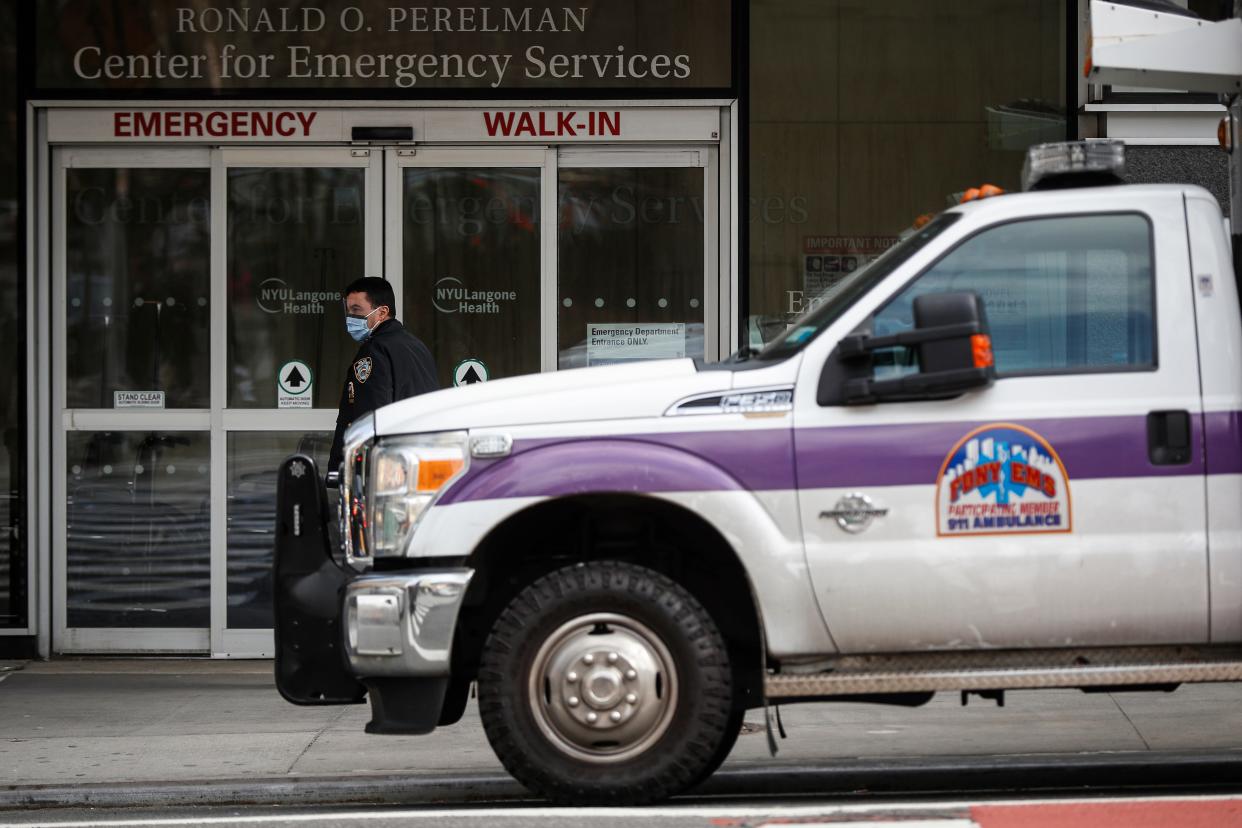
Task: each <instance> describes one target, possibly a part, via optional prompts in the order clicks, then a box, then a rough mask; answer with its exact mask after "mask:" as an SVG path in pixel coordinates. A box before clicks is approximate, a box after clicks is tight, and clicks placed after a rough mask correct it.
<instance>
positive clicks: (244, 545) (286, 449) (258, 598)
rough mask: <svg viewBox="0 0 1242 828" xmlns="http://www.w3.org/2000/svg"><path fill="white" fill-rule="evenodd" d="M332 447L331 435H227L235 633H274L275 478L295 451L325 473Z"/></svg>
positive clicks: (230, 596) (230, 619)
mask: <svg viewBox="0 0 1242 828" xmlns="http://www.w3.org/2000/svg"><path fill="white" fill-rule="evenodd" d="M331 445H332V435H331V433H328V432H315V433H311V434H299V433H295V432H277V433H270V432H269V433H262V432H231V433H230V434H229V435H228V527H229V528H228V547H229V549H228V607H229V609H228V619H227V626H228V627H229V628H230V629H264V630H265V629H271V627H272V553H273V550H274V548H275V542H276V474H277V471H278V469H279V467H280V464H281V463H282V462H284V460H285V458H286V457H288V456H289V455H290V454H295V453H298V454H308V455H310V456H311V457H312V458H314V460H315V462H316V464H317V465H318V466H319V468H320V470H322V469H323V468H324V465H325V464H326V463H327V460H328V449H329V448H330V447H331ZM331 494H332V492H329V495H331ZM328 500H329V505H330V506H331V505H332V502H333V500H334V498H332V497H331V496H329V498H328ZM331 524H332V521H329V525H331Z"/></svg>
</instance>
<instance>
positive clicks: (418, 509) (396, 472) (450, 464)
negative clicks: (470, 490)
mask: <svg viewBox="0 0 1242 828" xmlns="http://www.w3.org/2000/svg"><path fill="white" fill-rule="evenodd" d="M468 456H469V455H468V453H467V451H466V433H465V432H464V431H453V432H445V433H442V434H419V435H413V436H410V437H393V438H388V439H384V440H381V441H380V442H379V443H377V444H376V445H375V447H374V448H373V449H372V450H371V456H370V461H369V466H370V468H369V469H368V471H369V477H370V480H369V485H368V487H367V489H368V491H367V494H368V497H367V511H368V513H369V514H368V520H367V525H368V527H369V529H370V541H371V542H370V550H371V554H372V555H374V556H375V557H377V558H383V557H392V556H395V555H400V554H401V553H402V552H404V551H405V546H406V544H407V543H408V542H409V538H410V533H411V532H413V530H414V526H415V525H416V524H417V523H418V519H419V517H420V516H421V515H422V514H423V512H424V510H426V508H427V506H428V505H429V504H430V503H431V501H432V500H433V499H434V498H435V496H436V493H437V492H439V491H440V490H441V489H443V488H444V487H445V485H447V484H448V483H449V481H451V480H453V478H455V477H457V476H458V475H459V474H461V473H462V472H463V471H464V470H465V468H466V458H467V457H468Z"/></svg>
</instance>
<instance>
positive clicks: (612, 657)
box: [608, 653, 617, 664]
mask: <svg viewBox="0 0 1242 828" xmlns="http://www.w3.org/2000/svg"><path fill="white" fill-rule="evenodd" d="M608 663H609V664H616V663H617V654H616V653H609V654H608Z"/></svg>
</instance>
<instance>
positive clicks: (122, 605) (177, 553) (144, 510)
mask: <svg viewBox="0 0 1242 828" xmlns="http://www.w3.org/2000/svg"><path fill="white" fill-rule="evenodd" d="M209 443H210V440H209V435H208V434H207V433H205V432H143V431H100V432H87V431H77V432H71V433H69V434H67V435H66V458H67V466H66V469H65V471H66V472H67V478H66V479H67V492H68V497H67V505H68V512H67V520H66V549H67V556H66V557H67V570H66V584H67V587H66V593H67V594H66V606H67V610H68V625H69V626H70V627H78V628H102V627H125V628H152V627H164V628H188V627H200V628H206V627H207V626H208V623H209V621H210V617H209V616H210V602H209V592H210V577H209V565H210V553H211V547H210V528H211V526H210V523H211V513H210V502H209V501H210V489H211V466H210V464H211V459H210V452H209V449H208V446H209ZM124 648H125V642H124V641H118V642H117V649H124Z"/></svg>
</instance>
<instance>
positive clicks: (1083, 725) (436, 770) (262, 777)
mask: <svg viewBox="0 0 1242 828" xmlns="http://www.w3.org/2000/svg"><path fill="white" fill-rule="evenodd" d="M2 667H3V665H0V668H2ZM367 719H368V711H367V707H366V706H365V705H358V706H348V707H295V706H293V705H290V704H288V703H287V702H285V701H284V700H283V699H282V698H281V697H280V696H279V695H278V694H277V692H276V690H275V688H274V686H273V685H272V678H271V664H270V662H236V661H210V660H166V659H149V660H103V659H90V660H60V661H53V662H45V663H31V664H27V665H24V667H23V668H22V669H18V670H13V671H4V670H3V669H0V808H6V807H7V808H17V807H22V806H23V805H26V806H37V805H66V806H86V805H113V806H120V805H125V804H150V805H169V804H177V803H197V804H203V805H206V804H211V803H228V802H242V801H246V802H255V803H261V802H297V801H308V802H309V801H317V802H329V801H372V802H380V801H386V802H398V803H400V802H432V801H440V802H477V801H479V800H482V799H490V800H493V801H508V802H515V801H521V800H523V799H528V797H527V795H526V794H525V793H524V791H523V790H522V789H521V788H520V787H519V786H518V785H517V784H516V783H514V782H513V781H512V780H511V779H509V778H508V777H507V776H506V775H505V773H504V770H503V768H502V767H501V766H500V764H499V762H498V761H497V760H496V758H495V757H494V756H493V754H492V751H491V749H490V747H489V746H488V744H487V740H486V738H485V737H484V735H483V730H482V727H481V726H480V724H479V720H478V716H477V713H476V711H475V708H474V705H473V704H472V705H471V706H470V708H469V709H468V712H467V714H466V716H465V718H464V719H463V720H462V721H461V722H460V723H458V724H456V725H454V726H452V727H448V728H443V729H440V730H438V731H436V732H435V733H433V734H430V735H427V736H418V737H401V736H369V735H367V734H365V733H364V732H363V726H364V725H365V723H366V721H367ZM762 721H763V719H762V715H761V714H760V713H759V712H758V711H756V712H754V713H752V714H751V715H750V716H749V717H748V721H747V725H746V728H745V730H744V732H743V734H742V736H741V737H740V738H739V739H738V744H737V747H736V748H735V749H734V751H733V753H732V755H731V756H730V757H729V760H728V761H727V762H726V764H725V766H724V768H723V769H722V771H721V772H720V773H719V774H718V775H717V778H716V779H714V780H710V781H709V783H708V784H707V785H706V786H704V788H703V789H702V792H703V793H704V794H705V795H712V796H719V795H732V794H739V795H740V794H747V793H750V794H754V793H756V792H760V791H762V790H763V789H764V788H765V786H770V785H772V784H777V787H781V786H783V788H782V789H783V790H784V792H785V793H787V794H797V793H804V794H813V793H824V792H825V791H827V790H836V791H841V792H844V791H852V790H858V789H868V790H878V789H885V788H886V787H887V788H893V787H897V788H900V787H901V786H902V785H904V784H906V781H911V783H912V784H916V787H917V786H918V785H921V786H922V787H921V789H922V790H936V789H940V788H943V786H944V785H945V784H947V783H946V780H954V779H958V778H964V777H967V776H970V775H972V774H973V775H975V776H976V777H977V776H978V775H979V774H980V772H981V771H986V772H990V773H993V774H995V773H996V772H998V770H999V772H1001V773H1002V778H1000V780H999V782H997V783H996V784H998V785H1001V786H1005V785H1008V786H1010V787H1014V788H1023V787H1025V785H1026V783H1024V781H1023V780H1026V781H1027V782H1029V783H1031V784H1034V781H1033V780H1035V779H1036V778H1037V777H1039V776H1040V774H1042V775H1043V776H1042V777H1041V778H1044V779H1049V780H1053V784H1055V785H1056V786H1061V787H1064V786H1071V787H1072V786H1074V785H1075V784H1076V780H1077V779H1078V778H1079V776H1080V775H1083V774H1085V776H1082V778H1083V780H1084V784H1086V783H1087V782H1089V779H1088V777H1089V776H1090V774H1091V773H1096V772H1098V773H1100V774H1103V773H1105V770H1104V769H1107V768H1114V767H1116V766H1117V765H1118V764H1119V763H1120V764H1122V765H1125V766H1126V767H1128V768H1131V770H1133V768H1136V767H1137V768H1139V769H1140V770H1141V769H1142V768H1147V769H1148V775H1149V777H1150V778H1151V779H1158V778H1159V779H1170V780H1175V781H1176V780H1180V781H1181V782H1183V783H1193V782H1194V781H1195V780H1196V779H1200V778H1202V779H1205V780H1208V781H1211V780H1212V779H1216V778H1218V777H1219V778H1229V777H1231V778H1234V779H1239V780H1242V685H1230V684H1206V685H1188V686H1185V687H1182V688H1181V689H1180V690H1178V691H1177V692H1175V693H1097V694H1085V693H1080V692H1078V691H1070V690H1053V691H1029V692H1014V693H1010V694H1008V696H1007V699H1006V706H1005V707H998V706H996V705H995V704H994V703H993V702H990V701H983V700H979V699H977V698H972V699H971V702H970V704H969V706H967V707H964V708H963V707H962V706H961V704H960V700H959V698H958V697H957V695H956V694H942V695H940V696H938V697H937V698H936V699H934V700H933V701H932V702H931V703H930V704H928V705H926V706H924V707H921V708H913V709H907V708H900V707H889V706H879V705H867V704H854V703H843V704H811V705H796V706H789V707H786V708H784V709H783V721H784V725H785V729H786V731H787V733H788V738H786V739H782V740H779V753H778V755H777V757H776V758H775V759H773V758H770V757H769V754H768V743H767V738H766V735H765V728H764V727H763V726H762ZM1093 769H1094V770H1093ZM1003 774H1008V777H1004V776H1003ZM1058 774H1059V776H1058ZM1140 775H1141V774H1140ZM1136 778H1137V777H1136ZM902 780H905V781H902ZM1140 781H1141V780H1140Z"/></svg>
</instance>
